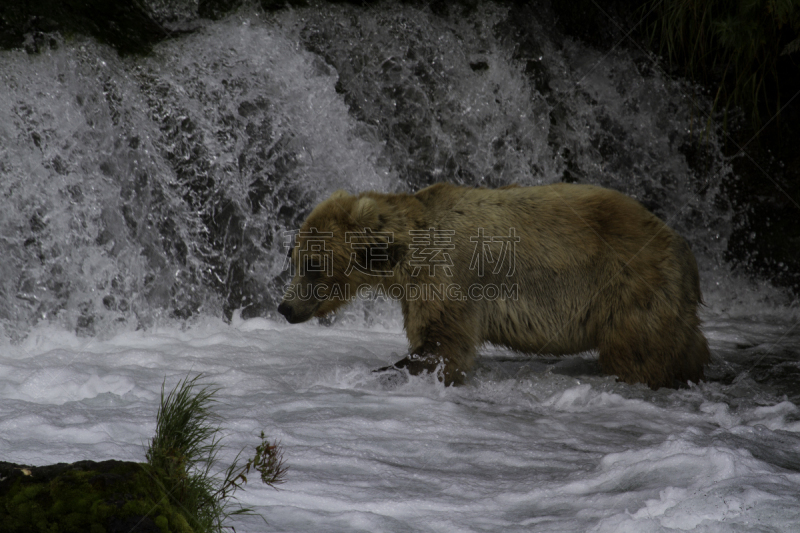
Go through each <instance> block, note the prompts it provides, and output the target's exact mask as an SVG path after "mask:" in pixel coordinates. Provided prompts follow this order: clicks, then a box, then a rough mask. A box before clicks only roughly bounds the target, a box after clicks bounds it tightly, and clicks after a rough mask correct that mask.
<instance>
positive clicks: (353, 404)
mask: <svg viewBox="0 0 800 533" xmlns="http://www.w3.org/2000/svg"><path fill="white" fill-rule="evenodd" d="M706 332H707V334H708V337H709V339H710V342H711V347H712V351H713V352H714V354H715V362H714V364H713V365H712V373H715V372H716V373H719V372H723V371H724V369H725V367H726V366H728V364H729V363H727V362H726V360H734V361H735V360H736V357H735V356H736V353H737V352H741V351H742V350H743V348H742V346H750V347H760V349H761V350H762V351H763V352H764V353H771V354H774V353H779V352H780V351H781V350H782V349H785V348H786V347H787V346H788V347H792V346H794V347H796V346H797V344H798V341H800V336H799V335H798V332H797V331H795V332H793V333H789V334H788V335H786V333H787V328H786V324H784V323H782V322H781V321H780V320H777V319H775V320H773V321H772V322H760V323H754V322H752V321H750V320H744V319H738V320H737V319H726V320H710V321H709V322H708V323H707V325H706ZM405 348H406V340H405V336H404V335H403V333H402V332H401V331H400V330H386V329H374V328H373V329H363V328H356V327H350V326H348V327H337V326H334V327H332V328H325V327H321V326H310V325H300V326H289V325H286V324H283V323H277V322H273V321H269V320H265V319H252V320H248V321H242V320H241V319H235V320H234V322H233V324H232V325H226V324H223V323H219V322H206V323H204V324H199V325H195V326H193V327H190V328H188V329H183V330H182V329H180V328H162V329H155V330H151V331H147V332H132V333H125V334H121V335H118V336H115V337H113V338H110V339H108V340H103V341H101V340H96V339H82V338H77V337H75V336H74V335H73V334H71V333H67V332H64V331H58V330H53V329H47V328H42V329H37V330H35V331H34V332H32V334H31V335H30V336H29V338H28V339H27V340H26V341H25V342H24V343H22V344H20V345H18V346H6V347H5V348H3V351H2V356H0V397H2V398H3V401H2V403H1V404H0V455H1V456H2V458H3V460H5V461H12V462H17V463H24V464H34V465H38V464H49V463H53V462H57V461H62V462H72V461H77V460H82V459H93V460H103V459H111V458H115V459H122V460H131V461H142V460H143V458H144V443H145V442H146V441H147V440H148V439H149V438H151V437H152V433H153V430H154V427H155V412H156V410H157V406H158V398H159V393H160V387H161V384H162V381H163V380H164V379H165V377H166V384H167V387H168V388H169V387H172V386H174V385H175V384H176V383H177V382H178V381H179V380H180V379H182V378H183V377H185V376H187V375H192V376H193V375H195V374H196V373H201V372H202V373H204V374H205V375H206V376H207V379H206V382H208V383H213V384H215V385H217V386H220V387H221V391H220V393H219V395H218V397H219V400H220V404H219V406H218V407H217V409H216V410H217V412H218V413H219V414H221V415H222V417H223V427H224V428H225V432H226V439H225V443H226V444H227V445H228V448H227V449H226V451H225V453H223V462H224V461H225V460H230V459H231V458H232V457H233V455H235V452H236V451H238V450H239V449H241V448H243V447H248V449H253V447H254V446H255V445H256V444H258V442H259V441H258V434H259V432H260V431H261V430H262V429H263V430H265V432H266V433H267V435H268V436H270V437H271V438H273V439H278V440H280V441H281V443H282V446H283V449H284V451H285V459H286V462H287V464H288V465H289V467H290V469H289V472H288V474H287V478H286V479H287V481H286V483H285V484H284V485H281V487H280V490H277V491H276V490H274V489H271V488H267V487H264V486H263V485H262V486H260V485H259V484H258V482H256V481H251V483H250V484H249V485H247V486H246V489H245V490H244V491H242V492H240V493H239V496H240V498H241V501H242V502H243V503H244V504H245V505H247V506H250V507H253V508H254V509H255V510H256V511H257V512H258V513H260V514H262V515H263V517H264V518H266V520H267V522H268V523H267V524H266V525H265V524H264V523H263V521H261V520H258V519H255V518H253V517H251V518H247V519H238V520H235V521H232V522H231V525H234V526H235V527H236V531H239V532H243V531H250V532H258V531H297V532H307V531H320V532H323V531H342V532H345V531H370V532H374V531H435V532H465V531H497V532H507V531H609V532H611V531H613V532H620V531H631V532H637V533H638V532H642V531H645V532H646V531H720V532H722V531H725V532H728V531H743V532H744V531H748V532H751V531H787V532H788V531H797V524H798V523H800V499H799V498H798V495H800V410H798V407H797V404H796V401H797V398H796V397H795V399H794V401H789V400H787V397H786V396H785V395H783V394H780V393H776V391H774V390H772V389H771V388H770V386H769V384H766V385H765V384H762V383H759V382H757V381H755V380H754V379H753V378H752V377H751V376H750V373H749V372H748V370H752V367H753V365H751V366H750V367H747V368H745V369H744V370H742V371H738V374H737V377H736V378H735V379H734V380H733V382H731V383H727V384H726V383H722V382H711V383H703V384H701V385H699V386H694V387H691V388H688V389H684V390H665V389H662V390H659V391H656V392H653V391H651V390H649V389H648V388H646V387H645V386H643V385H638V386H631V385H626V384H618V383H615V380H614V379H613V378H611V377H605V376H601V375H598V374H597V369H596V364H595V359H593V357H592V356H591V354H587V355H585V356H583V357H576V358H566V359H562V360H555V359H546V358H528V357H520V356H516V355H514V354H511V353H504V352H493V351H485V354H486V355H485V356H484V357H483V358H482V359H481V364H480V366H479V369H478V371H477V372H476V375H475V376H474V378H473V379H472V380H471V381H470V382H469V383H468V384H467V385H466V386H463V387H460V388H444V387H443V386H442V385H441V384H440V383H438V382H437V381H435V380H434V379H431V378H426V377H415V378H411V379H410V380H409V381H407V382H406V383H404V384H399V385H398V384H394V385H387V384H386V383H385V382H383V381H382V379H381V378H380V377H379V376H378V375H376V374H373V373H372V372H371V370H372V369H374V368H376V367H379V366H382V365H385V364H387V363H389V362H390V361H392V359H393V358H394V357H396V356H395V355H393V352H395V353H400V352H403V351H404V350H405ZM794 355H795V356H794V359H793V360H791V359H787V360H786V361H784V364H788V365H794V368H795V369H796V368H797V358H796V354H794ZM755 362H756V361H755V357H754V358H753V359H751V363H755Z"/></svg>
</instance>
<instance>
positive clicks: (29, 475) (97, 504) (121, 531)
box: [0, 461, 195, 533]
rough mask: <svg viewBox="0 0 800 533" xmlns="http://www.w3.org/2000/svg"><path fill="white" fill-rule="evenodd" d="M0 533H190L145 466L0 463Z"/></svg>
mask: <svg viewBox="0 0 800 533" xmlns="http://www.w3.org/2000/svg"><path fill="white" fill-rule="evenodd" d="M0 524H2V528H0V529H2V531H3V533H34V532H36V533H39V532H41V533H67V532H69V533H72V532H75V533H134V532H136V533H168V532H170V533H193V532H194V531H195V530H194V529H192V527H190V526H189V522H188V520H187V516H186V515H185V514H184V513H183V512H182V511H181V510H180V509H179V508H177V507H173V506H172V505H171V503H170V500H169V498H168V497H167V495H166V494H164V492H163V490H161V488H160V484H159V483H158V482H157V481H156V480H155V478H154V477H153V475H152V471H151V469H150V467H149V466H148V465H147V464H144V463H131V462H124V461H103V462H99V463H98V462H94V461H79V462H77V463H73V464H66V463H59V464H55V465H48V466H38V467H36V466H25V465H16V464H12V463H5V462H0Z"/></svg>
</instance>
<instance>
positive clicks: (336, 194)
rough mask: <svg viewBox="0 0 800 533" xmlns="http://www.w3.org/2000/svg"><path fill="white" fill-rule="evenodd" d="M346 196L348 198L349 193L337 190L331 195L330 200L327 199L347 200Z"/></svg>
mask: <svg viewBox="0 0 800 533" xmlns="http://www.w3.org/2000/svg"><path fill="white" fill-rule="evenodd" d="M348 196H350V193H349V192H347V191H345V190H344V189H339V190H338V191H335V192H334V193H333V194H331V196H330V198H328V199H329V200H341V199H342V198H347V197H348Z"/></svg>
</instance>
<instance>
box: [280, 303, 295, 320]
mask: <svg viewBox="0 0 800 533" xmlns="http://www.w3.org/2000/svg"><path fill="white" fill-rule="evenodd" d="M278 312H279V313H280V314H282V315H283V316H284V317H285V318H286V320H288V321H289V324H296V323H297V322H300V321H299V320H294V309H292V306H290V305H289V304H287V303H286V302H281V304H280V305H279V306H278Z"/></svg>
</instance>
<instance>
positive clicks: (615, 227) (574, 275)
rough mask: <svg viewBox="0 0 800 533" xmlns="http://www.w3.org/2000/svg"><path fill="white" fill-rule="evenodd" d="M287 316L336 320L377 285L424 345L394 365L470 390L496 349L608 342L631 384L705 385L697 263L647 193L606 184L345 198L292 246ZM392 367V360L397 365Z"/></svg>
mask: <svg viewBox="0 0 800 533" xmlns="http://www.w3.org/2000/svg"><path fill="white" fill-rule="evenodd" d="M289 255H290V257H291V262H292V265H293V266H294V268H296V269H297V271H296V272H295V274H294V277H293V279H292V282H291V284H290V285H289V287H288V288H287V292H286V295H285V297H284V299H283V302H282V303H281V304H280V306H279V308H278V311H279V312H280V313H281V314H283V315H284V316H285V317H286V318H287V320H288V321H289V322H291V323H297V322H303V321H305V320H308V319H309V318H311V317H312V316H316V317H323V316H325V315H327V314H328V313H330V312H332V311H335V310H336V309H337V308H338V307H340V306H341V305H342V304H343V303H345V302H347V301H349V300H352V299H353V298H355V297H356V296H359V295H363V294H364V290H363V289H364V288H365V287H371V288H372V289H371V290H373V291H378V293H379V294H382V295H385V296H388V297H391V298H395V299H398V300H399V301H400V304H401V306H402V311H403V320H404V326H405V330H406V334H407V336H408V339H409V342H410V345H411V350H410V352H409V356H408V357H406V358H404V359H402V360H401V361H399V362H398V363H396V364H395V365H394V367H396V368H406V369H407V370H408V371H409V372H410V373H412V374H419V373H422V372H426V371H429V372H434V371H436V370H437V368H438V369H439V371H440V372H442V374H440V377H442V378H443V379H444V381H445V382H446V383H457V384H458V383H462V382H463V381H464V379H465V377H466V373H467V372H469V371H470V370H471V369H472V368H473V366H474V364H475V355H476V350H477V348H478V347H480V346H481V345H482V344H484V343H487V342H488V343H492V344H496V345H501V346H505V347H508V348H512V349H514V350H517V351H520V352H525V353H535V354H540V353H548V354H556V355H564V354H574V353H578V352H583V351H586V350H591V349H597V350H598V352H599V355H600V357H599V363H600V367H601V369H602V371H603V372H604V373H607V374H613V375H616V376H617V377H618V378H619V379H620V380H621V381H624V382H626V383H636V382H642V383H646V384H647V385H649V386H650V387H651V388H653V389H656V388H658V387H675V386H678V385H680V384H681V383H685V382H687V381H693V382H698V381H699V380H701V379H702V378H703V367H704V365H705V364H707V363H708V362H709V351H708V343H707V342H706V339H705V337H704V336H703V334H702V333H701V331H700V327H699V326H700V320H699V319H698V316H697V307H698V304H699V303H700V302H701V296H700V284H699V276H698V272H697V264H696V262H695V259H694V256H693V255H692V252H691V250H690V249H689V245H688V244H687V242H686V241H685V240H684V239H683V238H682V237H681V236H680V235H678V234H677V233H675V231H673V230H672V229H670V228H669V227H668V226H667V225H666V224H664V222H662V221H661V220H660V219H659V218H657V217H656V216H655V215H653V214H652V213H650V212H649V211H648V210H647V209H645V208H644V207H643V206H642V205H641V204H640V203H639V202H637V201H636V200H634V199H632V198H630V197H628V196H625V195H623V194H621V193H619V192H616V191H613V190H610V189H604V188H601V187H596V186H592V185H573V184H564V183H559V184H554V185H545V186H538V187H516V186H510V187H504V188H501V189H496V190H492V189H482V188H467V187H459V186H455V185H451V184H445V183H440V184H437V185H432V186H430V187H427V188H425V189H423V190H421V191H419V192H417V193H416V194H382V193H376V192H364V193H361V194H358V195H356V196H352V195H350V194H348V193H346V192H344V191H338V192H336V193H334V194H333V195H332V196H331V197H330V198H328V199H327V200H325V201H324V202H322V203H321V204H319V205H318V206H317V207H316V208H315V209H314V210H313V211H312V212H311V214H310V215H309V216H308V219H307V220H306V221H305V223H304V224H303V226H302V228H301V230H300V231H299V232H298V233H297V235H296V243H295V245H294V247H293V248H292V249H291V250H290V253H289ZM387 368H392V367H387Z"/></svg>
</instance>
